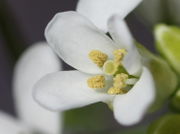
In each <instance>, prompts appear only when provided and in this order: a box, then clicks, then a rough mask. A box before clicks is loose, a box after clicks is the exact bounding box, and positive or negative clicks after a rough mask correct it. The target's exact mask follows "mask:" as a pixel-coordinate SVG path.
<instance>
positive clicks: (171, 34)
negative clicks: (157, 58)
mask: <svg viewBox="0 0 180 134" xmlns="http://www.w3.org/2000/svg"><path fill="white" fill-rule="evenodd" d="M155 38H156V47H157V49H158V51H159V52H160V53H161V55H162V56H163V57H164V58H165V59H166V60H167V61H168V62H169V64H170V65H171V66H172V67H173V69H174V70H175V71H176V72H177V73H178V74H180V28H178V27H175V26H167V25H163V24H161V25H158V26H157V27H156V28H155Z"/></svg>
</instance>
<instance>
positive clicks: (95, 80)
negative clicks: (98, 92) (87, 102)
mask: <svg viewBox="0 0 180 134" xmlns="http://www.w3.org/2000/svg"><path fill="white" fill-rule="evenodd" d="M87 84H88V86H89V87H90V88H104V87H105V77H104V76H102V75H97V76H94V77H91V78H89V79H88V80H87Z"/></svg>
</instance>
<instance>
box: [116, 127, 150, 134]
mask: <svg viewBox="0 0 180 134" xmlns="http://www.w3.org/2000/svg"><path fill="white" fill-rule="evenodd" d="M146 133H147V127H146V126H145V127H144V126H143V127H139V128H136V129H131V130H128V131H125V132H117V133H113V134H146Z"/></svg>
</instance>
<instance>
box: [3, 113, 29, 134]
mask: <svg viewBox="0 0 180 134" xmlns="http://www.w3.org/2000/svg"><path fill="white" fill-rule="evenodd" d="M0 132H1V134H21V133H22V134H32V132H31V131H30V130H29V128H27V127H26V126H25V125H24V124H22V123H21V122H20V121H18V120H16V119H14V118H13V117H11V116H10V115H7V114H6V113H4V112H0Z"/></svg>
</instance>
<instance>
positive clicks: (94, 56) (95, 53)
mask: <svg viewBox="0 0 180 134" xmlns="http://www.w3.org/2000/svg"><path fill="white" fill-rule="evenodd" d="M89 58H90V59H91V60H92V61H93V62H94V63H95V64H96V65H97V66H98V67H102V66H103V65H104V63H105V62H106V60H107V58H108V56H107V55H106V54H105V53H103V52H101V51H99V50H92V51H91V52H90V53H89Z"/></svg>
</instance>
